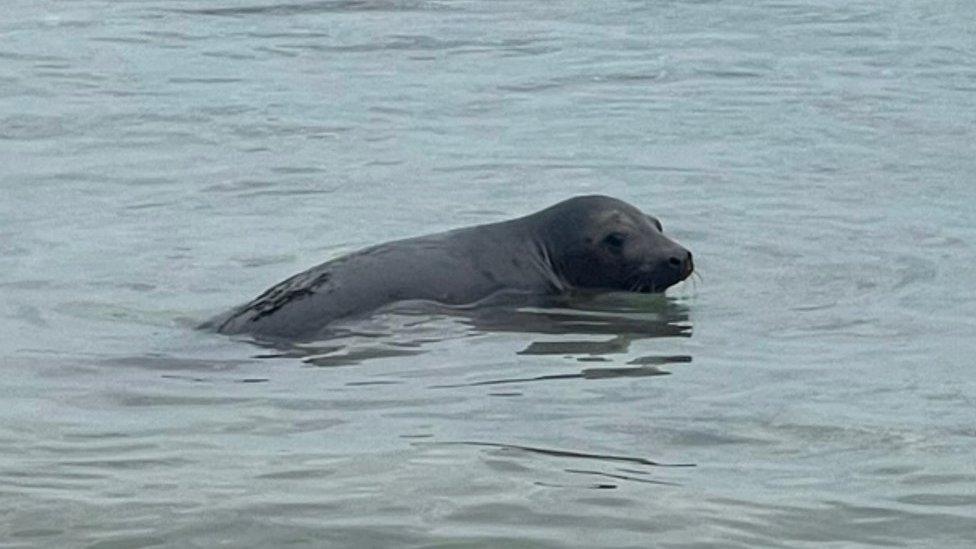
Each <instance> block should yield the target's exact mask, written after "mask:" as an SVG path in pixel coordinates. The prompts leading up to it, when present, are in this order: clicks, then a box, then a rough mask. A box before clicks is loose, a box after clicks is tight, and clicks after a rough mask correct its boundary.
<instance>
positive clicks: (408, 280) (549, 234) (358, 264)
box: [203, 195, 694, 340]
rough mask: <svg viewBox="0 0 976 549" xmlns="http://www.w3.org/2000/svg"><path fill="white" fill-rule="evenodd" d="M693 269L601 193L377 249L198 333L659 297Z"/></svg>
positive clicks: (269, 334) (303, 333) (301, 278)
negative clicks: (587, 293)
mask: <svg viewBox="0 0 976 549" xmlns="http://www.w3.org/2000/svg"><path fill="white" fill-rule="evenodd" d="M693 270H694V264H693V262H692V255H691V252H689V251H688V250H687V249H685V248H684V247H682V246H681V245H679V244H678V243H677V242H675V241H674V240H672V239H670V238H668V237H667V236H665V235H664V232H663V229H662V227H661V222H660V221H659V220H658V219H657V218H655V217H652V216H649V215H647V214H645V213H643V212H641V211H640V210H639V209H637V208H636V207H634V206H632V205H630V204H628V203H626V202H623V201H621V200H617V199H615V198H611V197H608V196H599V195H590V196H578V197H574V198H570V199H568V200H565V201H563V202H560V203H558V204H555V205H554V206H550V207H549V208H546V209H544V210H541V211H539V212H536V213H534V214H531V215H528V216H525V217H520V218H517V219H512V220H508V221H502V222H498V223H490V224H487V225H478V226H474V227H466V228H462V229H455V230H452V231H447V232H443V233H437V234H432V235H427V236H420V237H415V238H408V239H405V240H397V241H393V242H387V243H385V244H380V245H377V246H373V247H370V248H366V249H364V250H360V251H358V252H354V253H351V254H349V255H346V256H342V257H339V258H336V259H333V260H331V261H327V262H325V263H322V264H321V265H318V266H316V267H312V268H311V269H309V270H307V271H304V272H302V273H299V274H297V275H295V276H293V277H291V278H288V279H287V280H284V281H282V282H280V283H279V284H277V285H275V286H272V287H271V288H270V289H268V290H267V291H265V292H264V293H262V294H261V295H259V296H258V297H257V298H255V299H254V300H253V301H251V302H250V303H247V304H245V305H242V306H240V307H238V308H236V309H234V310H232V311H230V312H228V313H226V314H224V315H221V316H219V317H217V318H215V319H213V320H211V321H210V322H208V323H206V324H205V325H204V326H203V327H205V328H211V329H216V330H217V331H218V332H220V333H224V334H250V335H252V336H255V337H258V338H268V339H277V340H280V339H288V340H301V339H310V338H313V337H315V336H316V335H320V334H322V333H323V331H324V330H325V329H326V327H327V326H328V325H329V323H331V322H333V321H335V320H338V319H344V318H350V317H356V316H363V315H367V314H369V313H370V312H372V311H375V310H376V309H379V308H381V307H383V306H385V305H389V304H392V303H396V302H400V301H408V300H423V301H433V302H436V303H439V304H444V305H466V304H473V303H476V302H479V301H481V300H484V299H486V298H488V297H490V296H493V295H495V294H499V293H502V292H511V293H515V294H524V295H540V294H543V295H554V294H561V293H565V292H569V291H574V290H593V291H625V292H643V293H651V292H663V291H664V290H665V289H667V288H668V287H670V286H672V285H674V284H676V283H678V282H680V281H682V280H684V279H685V278H687V277H688V276H689V275H690V274H691V273H692V271H693Z"/></svg>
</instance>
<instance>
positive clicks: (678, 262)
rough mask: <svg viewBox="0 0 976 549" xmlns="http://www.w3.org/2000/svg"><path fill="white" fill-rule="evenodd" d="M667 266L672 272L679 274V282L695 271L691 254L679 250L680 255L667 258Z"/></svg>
mask: <svg viewBox="0 0 976 549" xmlns="http://www.w3.org/2000/svg"><path fill="white" fill-rule="evenodd" d="M668 265H670V266H671V269H672V270H675V271H677V272H679V273H681V280H684V279H685V278H688V276H690V275H691V273H692V271H694V270H695V262H694V260H693V259H692V258H691V252H690V251H688V250H684V249H683V250H681V253H678V254H675V255H672V256H671V257H669V258H668Z"/></svg>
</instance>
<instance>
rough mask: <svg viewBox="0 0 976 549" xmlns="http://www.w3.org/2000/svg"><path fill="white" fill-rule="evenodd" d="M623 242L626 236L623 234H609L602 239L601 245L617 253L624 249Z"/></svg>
mask: <svg viewBox="0 0 976 549" xmlns="http://www.w3.org/2000/svg"><path fill="white" fill-rule="evenodd" d="M625 240H627V235H625V234H623V233H610V234H608V235H607V236H605V237H604V238H603V243H604V244H606V245H607V247H609V248H610V249H611V250H613V251H617V252H619V251H620V250H621V249H622V248H623V247H624V241H625Z"/></svg>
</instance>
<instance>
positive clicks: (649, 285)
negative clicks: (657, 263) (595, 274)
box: [627, 258, 695, 294]
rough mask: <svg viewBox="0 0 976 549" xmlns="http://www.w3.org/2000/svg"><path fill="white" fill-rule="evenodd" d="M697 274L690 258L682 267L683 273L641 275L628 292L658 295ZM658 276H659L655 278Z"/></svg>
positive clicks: (634, 280)
mask: <svg viewBox="0 0 976 549" xmlns="http://www.w3.org/2000/svg"><path fill="white" fill-rule="evenodd" d="M694 272H695V267H694V264H693V263H692V261H691V259H690V258H689V259H688V261H687V262H685V264H684V265H683V266H682V269H681V271H678V272H674V271H672V272H670V273H662V272H660V271H658V272H657V273H650V276H648V273H640V274H638V275H637V276H636V277H634V279H633V282H631V283H630V285H629V286H627V291H628V292H634V293H640V294H656V293H661V292H663V291H664V290H667V289H668V288H670V287H671V286H674V285H675V284H677V283H679V282H681V281H683V280H685V279H687V278H688V277H689V276H691V275H692V273H694ZM655 275H657V276H655Z"/></svg>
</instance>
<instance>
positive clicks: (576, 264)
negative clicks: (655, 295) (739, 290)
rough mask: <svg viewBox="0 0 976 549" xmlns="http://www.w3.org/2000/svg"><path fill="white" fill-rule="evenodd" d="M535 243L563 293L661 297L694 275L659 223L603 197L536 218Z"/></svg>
mask: <svg viewBox="0 0 976 549" xmlns="http://www.w3.org/2000/svg"><path fill="white" fill-rule="evenodd" d="M535 215H536V216H538V217H539V219H538V225H539V228H540V231H541V234H540V236H539V240H540V242H541V243H542V245H543V246H544V247H545V250H546V253H547V255H548V256H549V260H550V264H551V265H552V268H553V271H554V272H555V273H556V274H557V276H558V277H559V279H560V280H562V281H563V282H564V283H565V285H566V286H567V287H568V288H577V289H592V290H616V291H625V292H643V293H652V292H663V291H664V290H665V289H667V288H668V287H670V286H673V285H674V284H677V283H678V282H681V281H682V280H684V279H686V278H688V276H689V275H691V273H692V271H694V262H693V260H692V255H691V252H690V251H688V250H687V249H685V248H684V247H682V246H681V245H680V244H678V243H677V242H675V241H674V240H671V239H670V238H668V237H667V236H665V234H664V231H663V227H662V226H661V222H660V221H659V220H658V219H657V218H654V217H652V216H649V215H647V214H645V213H643V212H641V211H640V210H638V209H637V208H635V207H634V206H631V205H630V204H628V203H626V202H623V201H621V200H617V199H615V198H610V197H607V196H581V197H576V198H571V199H569V200H566V201H564V202H560V203H559V204H556V205H555V206H552V207H551V208H548V209H546V210H543V211H541V212H539V213H538V214H535Z"/></svg>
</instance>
